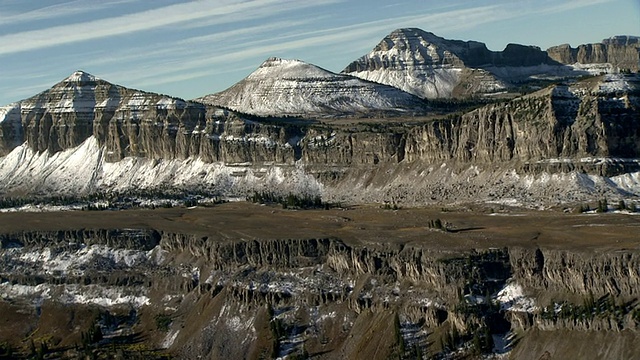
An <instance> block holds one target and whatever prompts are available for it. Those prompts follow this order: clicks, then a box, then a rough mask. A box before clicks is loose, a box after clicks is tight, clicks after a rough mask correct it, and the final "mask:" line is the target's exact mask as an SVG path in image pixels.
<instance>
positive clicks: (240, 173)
mask: <svg viewBox="0 0 640 360" xmlns="http://www.w3.org/2000/svg"><path fill="white" fill-rule="evenodd" d="M104 153H105V151H104V149H103V148H101V147H100V146H99V145H98V142H97V141H96V140H95V138H93V137H90V138H89V139H87V140H86V141H85V142H84V143H83V144H81V145H80V146H78V147H76V148H72V149H68V150H64V151H61V152H58V153H55V154H54V155H49V154H48V153H47V152H43V153H37V152H34V151H32V150H31V149H29V148H28V147H27V146H25V145H22V146H20V147H18V148H16V149H14V151H12V152H11V153H10V154H9V155H7V156H5V157H4V158H0V192H15V193H22V192H27V193H35V194H37V193H40V194H46V195H48V194H52V193H56V194H64V195H79V194H83V193H91V192H95V191H124V190H135V189H167V188H174V189H202V190H207V191H209V192H210V193H211V194H213V195H222V196H240V197H244V196H246V195H247V194H252V193H253V191H265V190H266V191H270V192H274V193H279V194H281V195H287V194H289V193H294V194H300V195H310V196H318V195H319V196H322V197H323V199H324V200H325V201H330V202H366V203H370V202H382V201H385V200H386V201H389V200H390V199H395V200H396V201H401V202H402V203H404V204H408V205H421V204H425V203H430V202H434V201H435V202H442V201H444V202H449V203H450V202H455V201H478V202H500V203H509V204H517V205H519V206H528V207H540V206H549V205H553V204H557V205H559V204H562V203H575V202H579V201H585V200H586V201H589V200H593V199H594V198H596V197H597V198H599V197H601V196H603V194H604V195H605V196H607V197H608V198H609V199H612V200H615V199H618V198H620V197H621V196H629V195H633V194H640V173H629V174H625V175H620V176H615V177H602V176H597V175H588V174H582V173H578V172H571V173H560V174H549V173H546V172H543V173H540V174H535V175H534V174H529V175H519V174H517V173H516V171H515V170H508V169H506V170H505V169H502V170H497V169H486V170H482V169H479V168H477V167H475V166H471V167H470V168H469V169H467V170H463V171H460V170H459V169H458V170H455V169H453V168H451V167H449V166H447V164H441V165H440V166H438V165H429V166H427V167H426V168H425V166H424V164H418V163H408V164H404V163H402V164H395V165H394V166H393V169H395V170H391V169H389V171H384V170H380V169H378V170H376V171H373V172H371V171H367V170H366V169H351V170H347V169H342V170H340V171H345V172H344V174H343V175H341V178H340V181H338V182H335V181H332V182H330V183H323V182H322V181H321V180H318V179H317V178H316V177H315V176H314V175H313V173H312V172H311V171H313V170H311V169H315V170H316V171H317V170H318V169H316V168H315V167H314V166H310V167H307V166H304V165H303V164H302V163H301V162H298V163H297V164H296V165H286V164H273V163H256V164H250V163H246V164H229V163H221V162H217V163H206V162H204V161H202V160H201V159H199V158H190V159H186V160H160V159H147V158H138V157H127V158H124V159H123V160H121V161H119V162H114V163H110V162H106V161H104ZM398 167H400V168H402V169H403V170H399V168H398ZM338 170H339V169H338ZM378 176H380V177H381V178H379V179H378Z"/></svg>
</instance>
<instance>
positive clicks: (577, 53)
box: [547, 36, 640, 72]
mask: <svg viewBox="0 0 640 360" xmlns="http://www.w3.org/2000/svg"><path fill="white" fill-rule="evenodd" d="M547 53H548V54H549V57H550V58H552V59H554V60H556V61H558V62H560V63H563V64H574V63H581V64H604V63H609V64H611V65H613V66H615V67H617V68H620V69H623V70H630V71H633V72H637V71H638V69H640V39H639V38H638V37H635V36H614V37H612V38H609V39H604V40H602V42H601V43H596V44H586V45H579V46H578V47H576V48H572V47H571V45H569V44H563V45H559V46H554V47H551V48H549V49H547Z"/></svg>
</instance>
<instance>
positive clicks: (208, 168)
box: [0, 29, 640, 203]
mask: <svg viewBox="0 0 640 360" xmlns="http://www.w3.org/2000/svg"><path fill="white" fill-rule="evenodd" d="M639 51H640V44H639V42H638V38H636V37H629V36H627V37H620V36H619V37H614V38H611V39H607V40H605V41H603V42H602V43H600V44H591V45H581V46H579V47H578V48H575V49H574V48H571V47H570V46H567V45H562V46H558V47H554V48H551V49H549V50H547V51H542V50H541V49H539V48H537V47H533V46H522V45H513V44H510V45H508V46H507V47H506V48H505V49H504V50H503V51H501V52H493V51H490V50H488V49H487V48H486V46H485V45H484V44H482V43H479V42H474V41H459V40H447V39H444V38H441V37H438V36H436V35H434V34H431V33H428V32H425V31H422V30H420V29H399V30H396V31H393V32H392V33H391V34H389V35H388V36H387V37H385V38H384V39H383V40H382V41H381V42H380V43H379V44H378V45H377V46H376V47H375V48H374V49H373V51H372V52H371V53H369V54H367V55H365V56H363V57H361V58H359V59H357V60H356V61H354V62H352V63H351V64H349V65H348V66H347V67H346V68H345V70H344V71H343V72H342V73H340V74H337V73H332V72H330V71H328V70H325V69H322V68H320V67H317V66H315V65H312V64H307V63H304V62H302V61H299V60H285V59H278V58H270V59H267V60H266V61H265V62H264V63H263V64H262V65H260V66H259V67H258V69H257V70H256V71H254V72H253V73H252V74H250V75H249V76H247V77H246V78H245V79H243V80H241V81H240V82H238V83H237V84H235V85H233V86H232V87H230V88H229V89H227V90H224V91H222V92H219V93H216V94H211V95H206V96H203V97H201V98H198V99H195V100H192V101H186V100H183V99H179V98H175V97H171V96H167V95H160V94H154V93H150V92H145V91H140V90H135V89H128V88H125V87H122V86H119V85H114V84H111V83H109V82H107V81H105V80H102V79H99V78H97V77H95V76H92V75H90V74H88V73H86V72H83V71H78V72H75V73H74V74H72V75H71V76H69V77H68V78H66V79H64V80H63V81H61V82H60V83H58V84H56V85H54V86H53V87H52V88H51V89H49V90H47V91H44V92H42V93H40V94H37V95H35V96H33V97H30V98H28V99H25V100H22V101H19V102H17V103H14V104H10V105H7V106H4V107H2V108H0V156H2V158H0V184H1V185H0V192H2V193H4V194H5V196H8V195H16V194H51V193H61V194H79V193H80V194H85V193H94V192H98V191H100V192H102V191H115V190H117V191H124V190H131V189H134V190H135V189H151V188H180V189H193V188H201V189H206V190H207V191H210V192H213V193H216V194H221V195H244V194H247V193H250V192H252V191H256V190H257V189H265V188H267V189H270V190H271V191H274V192H279V193H283V194H286V193H302V194H312V195H318V196H322V197H323V198H326V199H332V200H339V201H342V200H344V201H356V202H358V201H394V202H412V203H425V202H432V201H438V202H448V201H458V200H463V201H471V200H480V201H513V202H514V203H528V202H534V203H549V196H550V194H557V195H558V196H559V198H558V199H557V200H554V201H555V202H560V203H563V202H576V201H585V200H588V199H591V198H593V196H595V195H594V194H598V196H602V195H603V194H604V195H607V196H610V197H613V198H619V197H627V196H631V195H634V194H640V186H639V185H638V184H639V182H640V181H639V180H638V179H639V178H640V175H638V173H637V172H636V171H638V160H637V159H638V158H640V156H639V155H640V133H639V132H640V126H639V124H638V121H639V120H638V119H639V117H638V114H639V112H638V107H639V102H640V100H639V98H638V93H639V83H640V80H639V77H638V75H636V74H633V72H635V71H637V70H638V68H639V65H638V64H639V60H638V59H640V57H639ZM416 176H418V178H416ZM549 179H552V181H549ZM566 189H570V190H571V191H565V190H566ZM354 190H358V191H354ZM561 191H564V192H563V193H562V194H560V192H561Z"/></svg>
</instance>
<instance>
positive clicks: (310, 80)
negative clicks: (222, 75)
mask: <svg viewBox="0 0 640 360" xmlns="http://www.w3.org/2000/svg"><path fill="white" fill-rule="evenodd" d="M197 101H200V102H203V103H205V104H208V105H213V106H220V107H224V108H228V109H231V110H234V111H238V112H241V113H245V114H252V115H258V116H296V117H311V118H314V117H344V116H366V115H368V114H381V113H384V114H412V113H422V112H424V111H425V104H424V103H423V101H421V100H420V99H418V98H416V97H415V96H413V95H410V94H407V93H406V92H403V91H400V90H398V89H395V88H393V87H390V86H386V85H381V84H374V83H371V82H368V81H363V80H361V79H358V78H355V77H352V76H348V75H344V74H336V73H333V72H331V71H328V70H325V69H323V68H321V67H318V66H315V65H313V64H309V63H305V62H303V61H300V60H287V59H280V58H269V59H267V60H266V61H265V62H263V63H262V65H260V67H258V68H257V69H256V70H255V71H254V72H252V73H251V74H250V75H249V76H247V77H246V78H244V79H243V80H241V81H240V82H238V83H236V84H235V85H233V86H231V87H230V88H228V89H226V90H224V91H222V92H219V93H215V94H210V95H206V96H203V97H201V98H199V99H197Z"/></svg>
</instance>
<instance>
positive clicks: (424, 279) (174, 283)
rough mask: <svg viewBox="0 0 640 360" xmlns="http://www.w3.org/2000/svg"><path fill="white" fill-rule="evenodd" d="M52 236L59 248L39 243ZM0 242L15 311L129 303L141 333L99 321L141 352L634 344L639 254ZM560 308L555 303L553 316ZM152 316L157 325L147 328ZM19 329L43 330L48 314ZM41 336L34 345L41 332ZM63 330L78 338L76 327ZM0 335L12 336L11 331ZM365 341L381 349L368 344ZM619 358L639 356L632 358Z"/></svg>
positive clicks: (82, 237) (75, 237) (88, 238)
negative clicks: (559, 338) (514, 336)
mask: <svg viewBox="0 0 640 360" xmlns="http://www.w3.org/2000/svg"><path fill="white" fill-rule="evenodd" d="M126 234H129V235H135V236H134V238H138V239H143V238H144V239H147V241H146V242H144V244H143V245H142V247H144V248H146V249H150V250H144V249H142V248H140V249H138V245H132V244H129V243H123V242H120V241H119V240H116V239H118V238H119V237H122V236H123V235H126ZM112 237H113V238H115V239H112V240H110V239H111V238H112ZM46 238H51V239H52V240H53V242H51V243H47V242H42V241H41V240H39V239H46ZM92 239H93V240H92ZM158 239H159V242H158ZM136 241H137V240H136ZM3 244H4V245H5V246H3V248H2V250H0V251H1V257H0V258H1V259H2V263H3V267H2V268H3V269H4V270H3V272H2V274H1V276H2V278H3V282H2V283H1V284H0V294H1V295H2V299H3V301H5V302H6V301H11V302H12V303H13V304H21V305H20V306H22V309H23V310H22V311H23V314H30V311H32V310H31V309H34V307H35V309H45V310H44V311H46V309H47V306H49V307H50V306H52V304H55V303H59V302H62V303H65V304H67V305H66V306H67V308H68V310H66V311H71V310H69V309H73V308H75V307H81V306H86V304H94V305H98V306H99V308H101V309H102V310H100V311H102V312H103V313H104V314H109V313H111V312H114V311H119V312H120V313H121V312H122V310H116V309H118V308H119V309H123V308H124V309H132V311H134V313H136V314H137V315H134V316H135V317H136V318H138V320H137V322H136V321H134V323H137V324H138V325H134V326H133V327H132V325H131V324H129V325H127V323H128V322H129V321H130V320H129V319H130V318H129V317H125V318H124V319H123V318H120V320H114V319H113V318H112V317H109V316H107V315H103V316H102V319H103V320H99V321H98V323H97V324H98V326H100V327H101V328H102V329H103V331H104V333H105V335H107V336H115V337H114V339H118V337H117V335H115V333H113V334H112V331H113V329H115V328H116V327H117V326H119V328H120V329H121V330H119V331H122V329H124V328H125V327H128V328H129V329H130V330H131V331H143V334H145V335H147V336H145V337H144V340H143V341H144V342H145V343H147V346H150V347H154V348H157V347H164V348H166V351H167V352H169V353H171V354H174V355H176V356H180V357H182V358H195V357H197V356H213V357H229V356H231V357H237V356H241V357H245V358H260V357H261V356H267V357H281V356H297V355H305V354H306V355H307V356H308V355H314V354H323V357H325V358H344V357H351V356H354V355H355V354H356V352H361V351H365V352H367V353H368V356H370V357H371V358H388V357H389V356H396V357H401V358H414V357H415V356H416V354H423V355H422V356H435V355H438V354H440V355H443V354H445V353H448V352H451V351H453V350H454V349H458V348H461V349H466V350H462V352H463V353H467V354H468V355H471V354H473V353H475V354H478V353H482V352H491V351H504V349H502V348H499V349H498V350H492V349H493V345H490V346H488V347H487V346H485V345H482V344H484V341H489V340H487V336H493V337H494V338H495V339H499V338H503V337H505V336H507V335H506V334H507V333H508V332H509V331H513V332H516V333H519V334H520V337H521V338H520V341H521V343H523V344H525V345H527V344H528V342H527V341H528V340H527V339H528V338H529V337H531V338H535V337H538V338H540V336H541V335H539V334H538V333H539V332H543V333H548V332H552V331H566V332H569V333H573V332H576V331H578V332H586V334H587V335H588V334H608V333H614V332H619V331H625V332H626V334H628V335H629V336H632V337H635V338H636V339H637V337H638V334H637V326H638V325H640V318H639V317H638V316H637V313H638V312H637V310H636V308H635V307H636V306H637V303H636V301H637V297H638V294H637V289H638V282H639V281H640V274H639V273H638V271H637V270H638V266H639V265H640V264H639V263H638V259H639V258H638V254H637V252H635V251H633V250H625V251H618V252H601V253H599V254H594V253H590V252H589V251H575V250H573V251H570V250H565V249H552V248H542V249H539V248H535V247H534V248H519V247H513V248H505V249H490V250H471V249H469V250H456V251H443V250H434V249H429V248H425V247H422V246H421V245H420V244H411V245H410V244H407V245H391V244H380V243H367V244H366V245H364V244H363V245H354V244H347V243H345V242H343V241H341V240H340V239H336V238H320V239H288V240H274V239H265V240H260V239H251V240H222V239H217V238H213V237H209V236H202V235H197V236H196V235H191V234H180V233H159V232H154V231H148V230H144V231H139V230H101V231H67V232H55V233H53V232H32V233H22V234H13V235H11V234H7V235H3ZM65 244H78V245H82V246H78V247H70V246H69V245H65ZM63 262H66V263H65V264H66V266H65V267H62V266H61V264H62V263H63ZM91 264H102V265H100V266H94V265H91ZM105 266H106V267H105ZM105 269H107V271H105ZM25 274H26V275H25ZM54 294H56V295H57V296H53V295H54ZM79 294H83V295H82V296H80V295H79ZM584 299H587V301H586V302H585V300H584ZM603 299H604V300H603ZM606 299H612V301H613V304H614V305H612V306H614V307H615V309H614V310H615V311H612V312H609V310H608V308H606V309H604V308H603V309H602V310H597V311H595V310H594V311H595V312H594V313H593V314H594V315H589V316H586V317H578V318H575V317H574V318H573V320H571V319H572V318H571V317H572V316H574V315H572V314H574V313H573V312H572V311H578V310H576V309H581V308H582V307H585V306H591V307H593V309H596V307H594V306H596V305H598V304H601V303H602V304H606V302H607V301H609V300H606ZM554 307H556V308H563V309H564V310H562V311H558V312H555V313H554V312H553V311H551V313H549V311H548V310H547V309H549V308H552V309H553V308H554ZM571 309H573V310H571ZM589 309H591V308H589ZM598 309H599V308H598ZM580 311H582V310H580ZM23 316H24V317H29V316H27V315H23ZM129 316H131V315H129ZM158 316H160V317H158ZM154 317H155V318H156V319H158V318H161V319H167V322H166V323H164V322H163V323H162V328H160V325H157V326H158V328H157V329H156V330H153V331H151V330H150V328H149V327H148V326H152V325H151V324H149V323H148V322H149V321H151V323H153V320H151V319H153V318H154ZM107 318H109V319H111V320H109V321H110V322H105V321H106V320H104V319H107ZM29 321H32V322H33V324H34V326H37V324H38V323H39V322H42V321H44V320H42V318H40V316H34V317H33V318H32V320H29ZM113 321H115V322H116V324H115V325H116V327H114V324H113V323H111V322H113ZM118 322H121V323H118ZM605 323H606V324H609V325H607V326H605V325H604V324H605ZM118 324H119V325H118ZM158 324H159V323H158ZM394 324H395V325H394ZM613 324H615V325H613ZM159 329H162V330H159ZM40 331H41V332H42V333H43V334H42V336H44V335H45V334H44V333H46V331H47V330H46V327H41V328H40ZM64 331H75V330H74V329H73V323H71V327H70V328H69V329H67V330H64ZM486 334H489V335H486ZM13 335H15V334H13ZM58 335H60V334H58ZM3 340H8V341H9V342H10V343H12V342H13V341H14V340H15V339H14V338H7V335H6V334H5V335H3ZM65 341H66V340H61V343H60V344H61V346H64V344H65ZM109 341H111V340H107V341H106V342H105V343H108V342H109ZM114 341H115V340H114ZM228 341H233V344H234V346H233V347H229V346H226V345H225V344H226V343H227V342H228ZM371 341H376V343H378V344H379V346H378V347H377V348H372V347H370V346H365V345H366V344H370V343H371ZM491 342H492V343H493V340H491ZM464 344H466V345H464ZM519 346H520V345H516V347H515V351H516V352H518V351H519V350H518V349H519ZM527 346H529V345H527ZM106 348H107V346H105V349H106ZM357 349H360V350H357ZM634 349H635V350H634ZM531 351H532V352H530V353H529V354H527V355H522V353H519V354H520V356H525V357H526V358H535V359H537V358H539V357H540V356H541V355H543V353H544V349H536V350H531ZM616 351H623V352H624V353H625V354H627V355H633V354H634V351H637V349H636V348H635V347H630V346H626V347H624V348H622V349H620V348H618V349H617V350H616ZM636 355H637V354H636ZM519 358H520V357H519Z"/></svg>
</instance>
